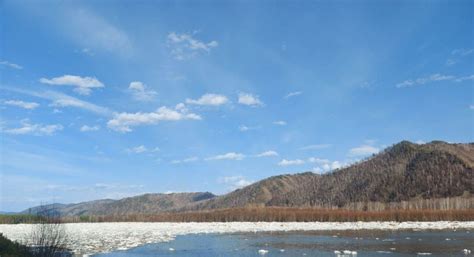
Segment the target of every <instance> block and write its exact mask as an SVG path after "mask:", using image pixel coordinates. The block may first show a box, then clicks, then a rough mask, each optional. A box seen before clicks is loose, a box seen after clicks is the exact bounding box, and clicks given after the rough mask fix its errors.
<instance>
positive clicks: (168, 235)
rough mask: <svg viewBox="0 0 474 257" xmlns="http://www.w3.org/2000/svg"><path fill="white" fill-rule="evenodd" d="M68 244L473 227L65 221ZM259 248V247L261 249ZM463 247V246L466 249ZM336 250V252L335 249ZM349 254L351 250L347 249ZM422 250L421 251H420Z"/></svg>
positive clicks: (17, 229)
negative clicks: (196, 236)
mask: <svg viewBox="0 0 474 257" xmlns="http://www.w3.org/2000/svg"><path fill="white" fill-rule="evenodd" d="M32 226H34V225H31V224H12V225H6V224H0V233H3V234H4V235H5V236H6V237H8V238H10V239H12V240H14V241H18V242H25V241H26V239H27V236H28V234H29V233H30V232H31V230H32ZM65 227H66V231H67V232H68V237H69V239H70V241H69V244H68V247H69V248H70V249H72V250H73V251H74V252H75V253H77V254H82V255H84V254H94V253H99V252H110V251H114V250H118V249H130V248H133V247H137V246H140V245H144V244H149V243H159V242H168V241H171V240H173V239H174V238H175V237H176V236H179V235H186V234H205V233H240V232H243V233H245V232H251V233H257V232H280V231H343V230H414V229H417V230H444V229H450V230H454V229H474V221H470V222H455V221H453V222H449V221H443V222H301V223H299V222H228V223H217V222H216V223H204V222H203V223H168V222H163V223H158V222H157V223H153V222H149V223H141V222H117V223H69V224H65ZM262 250H263V249H262ZM466 250H467V249H466ZM335 253H336V252H335ZM350 254H351V255H353V251H351V253H350ZM422 254H423V253H422Z"/></svg>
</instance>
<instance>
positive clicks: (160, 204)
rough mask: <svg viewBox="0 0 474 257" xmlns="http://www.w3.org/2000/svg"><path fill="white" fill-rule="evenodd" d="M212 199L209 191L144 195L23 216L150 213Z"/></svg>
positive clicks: (52, 207) (48, 208) (61, 206)
mask: <svg viewBox="0 0 474 257" xmlns="http://www.w3.org/2000/svg"><path fill="white" fill-rule="evenodd" d="M214 197H215V195H214V194H212V193H209V192H204V193H200V192H199V193H171V194H144V195H139V196H134V197H127V198H123V199H120V200H110V199H106V200H96V201H90V202H83V203H77V204H67V205H64V204H51V205H46V206H39V207H34V208H30V209H28V210H25V211H23V212H22V213H30V214H36V213H38V212H40V211H41V212H43V211H46V212H48V213H49V214H51V213H54V214H58V215H61V216H82V215H87V216H89V215H91V216H94V215H96V216H97V215H130V214H150V213H161V212H167V211H172V210H175V209H181V208H183V207H185V206H188V207H191V206H193V205H195V204H197V203H199V202H201V201H205V200H208V199H211V198H214Z"/></svg>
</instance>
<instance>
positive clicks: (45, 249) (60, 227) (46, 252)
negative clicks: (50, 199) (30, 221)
mask: <svg viewBox="0 0 474 257" xmlns="http://www.w3.org/2000/svg"><path fill="white" fill-rule="evenodd" d="M37 215H38V216H39V217H40V218H39V222H38V223H36V224H35V225H34V226H33V229H32V231H31V235H30V237H29V240H31V241H30V242H29V243H28V245H29V246H30V247H31V252H32V254H33V256H34V257H60V256H67V253H68V252H67V247H66V245H67V242H68V237H67V233H66V227H65V225H64V224H63V223H62V221H61V217H60V215H59V213H58V212H56V211H55V210H54V209H48V208H46V207H44V206H42V207H39V210H38V212H37Z"/></svg>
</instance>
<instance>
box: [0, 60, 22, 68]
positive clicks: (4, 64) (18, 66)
mask: <svg viewBox="0 0 474 257" xmlns="http://www.w3.org/2000/svg"><path fill="white" fill-rule="evenodd" d="M0 65H3V66H6V67H9V68H12V69H17V70H21V69H23V67H22V66H20V65H18V64H16V63H11V62H8V61H1V60H0Z"/></svg>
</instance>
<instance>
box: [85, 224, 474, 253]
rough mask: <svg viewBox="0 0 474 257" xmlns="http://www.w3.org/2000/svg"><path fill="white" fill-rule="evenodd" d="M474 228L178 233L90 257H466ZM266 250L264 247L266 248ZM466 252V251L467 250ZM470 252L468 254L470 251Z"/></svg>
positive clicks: (473, 238) (473, 236)
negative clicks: (160, 240) (167, 238)
mask: <svg viewBox="0 0 474 257" xmlns="http://www.w3.org/2000/svg"><path fill="white" fill-rule="evenodd" d="M471 232H472V231H465V230H464V231H449V232H448V231H441V232H440V231H433V232H427V231H418V232H417V231H396V232H384V231H345V232H341V231H339V232H314V233H304V232H292V233H290V232H285V233H283V232H280V233H256V234H249V233H245V234H221V235H217V234H212V235H187V236H179V237H177V238H176V240H174V241H171V242H167V243H158V244H150V245H145V246H142V247H137V248H135V249H130V250H128V251H117V252H113V253H106V254H98V255H94V257H111V256H117V257H145V256H166V257H168V256H173V257H182V256H186V257H242V256H262V255H264V256H332V257H334V256H337V254H336V253H335V251H336V252H337V251H339V252H341V255H340V256H355V255H342V254H343V253H344V251H351V252H352V254H355V252H357V256H394V257H395V256H416V255H424V254H425V255H429V256H466V254H465V253H464V252H463V250H464V249H470V250H474V232H472V233H471ZM267 251H268V252H267ZM468 256H469V255H468ZM471 256H472V255H471Z"/></svg>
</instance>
